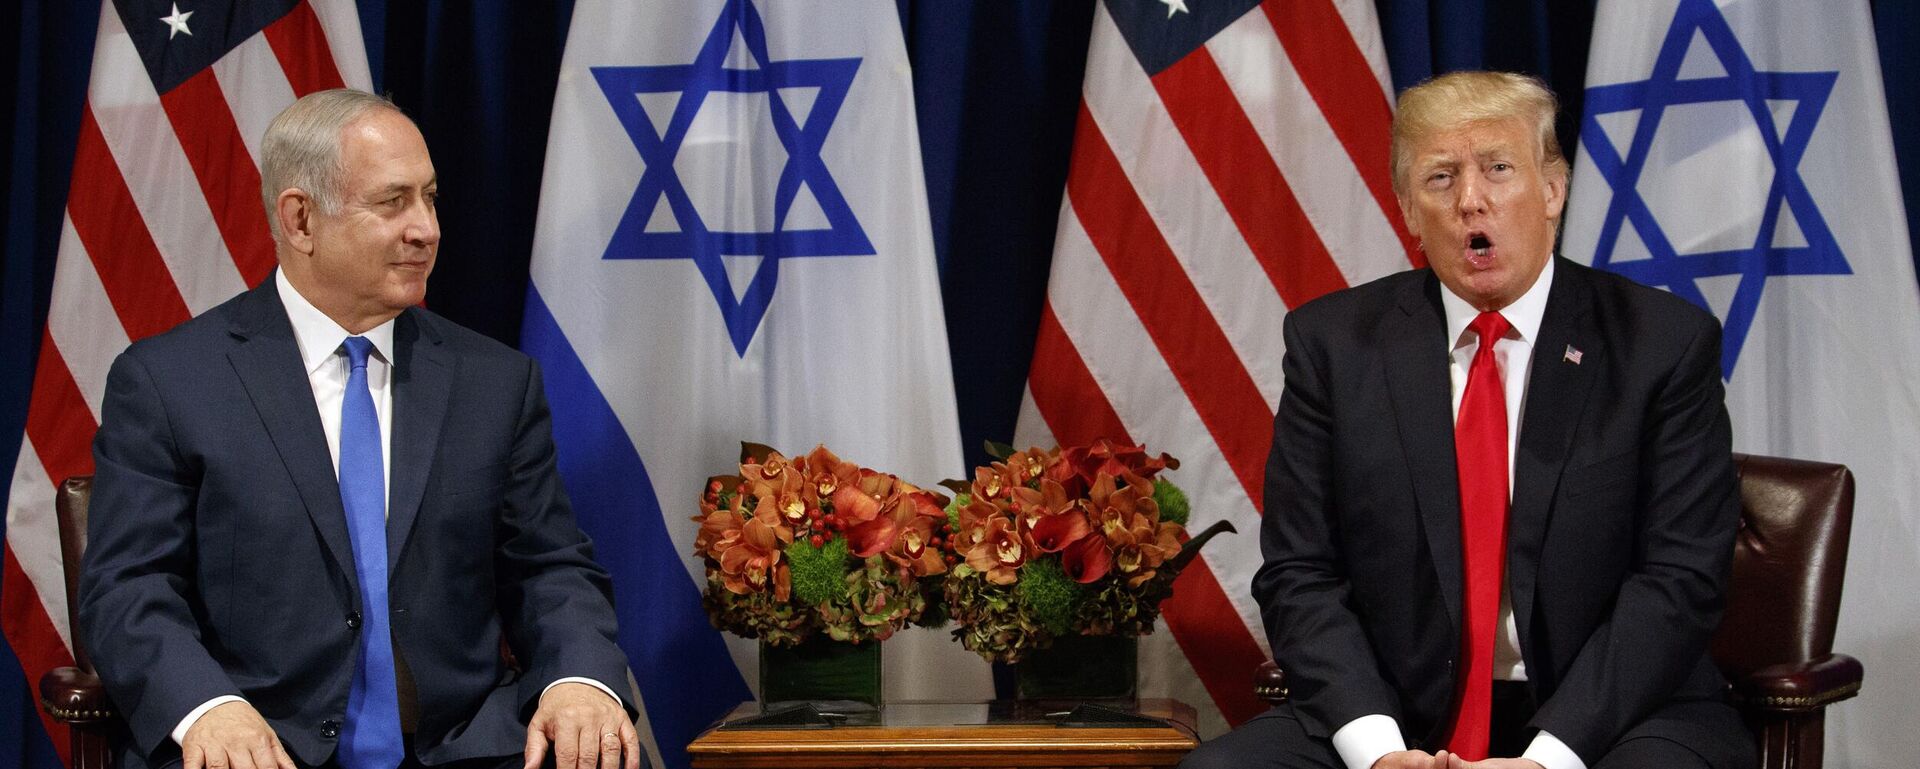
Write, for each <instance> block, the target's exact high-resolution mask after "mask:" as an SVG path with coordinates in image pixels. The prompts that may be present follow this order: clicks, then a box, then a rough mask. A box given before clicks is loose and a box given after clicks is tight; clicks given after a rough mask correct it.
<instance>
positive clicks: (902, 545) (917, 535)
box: [887, 490, 947, 577]
mask: <svg viewBox="0 0 1920 769" xmlns="http://www.w3.org/2000/svg"><path fill="white" fill-rule="evenodd" d="M946 518H947V514H946V512H945V511H943V510H941V509H940V506H939V505H938V504H936V503H935V501H934V497H933V495H932V494H929V493H927V492H924V491H919V490H915V491H913V492H910V493H907V494H903V495H901V503H900V504H898V505H895V506H894V514H893V516H892V519H893V522H894V529H895V535H894V538H893V545H892V547H891V548H889V549H888V550H887V560H889V561H891V562H893V564H894V566H896V567H898V568H901V569H904V570H906V571H908V572H909V573H911V574H913V576H915V577H927V576H932V575H935V574H944V573H946V571H947V562H946V560H945V559H943V558H941V557H940V550H939V549H938V548H937V547H934V545H933V542H934V537H935V533H934V532H935V526H936V525H938V523H939V522H941V521H944V520H946Z"/></svg>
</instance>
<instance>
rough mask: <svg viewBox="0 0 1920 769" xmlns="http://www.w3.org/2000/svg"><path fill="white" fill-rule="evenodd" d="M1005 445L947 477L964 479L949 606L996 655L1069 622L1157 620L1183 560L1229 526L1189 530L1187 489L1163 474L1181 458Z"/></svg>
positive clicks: (951, 522)
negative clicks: (967, 478)
mask: <svg viewBox="0 0 1920 769" xmlns="http://www.w3.org/2000/svg"><path fill="white" fill-rule="evenodd" d="M997 456H999V457H1001V458H1002V459H1001V461H997V462H993V463H991V464H990V465H989V466H987V467H980V468H976V469H975V471H974V477H973V480H972V482H971V483H964V482H957V483H956V484H955V485H954V486H951V487H950V488H954V489H955V490H959V489H965V491H964V492H962V493H960V494H959V495H958V496H956V497H955V498H954V500H953V502H952V503H951V504H950V505H948V508H947V517H948V526H949V529H950V531H951V532H952V533H951V535H950V536H949V537H948V538H947V540H946V549H947V551H948V553H949V554H950V555H951V556H952V559H953V560H954V561H955V565H954V567H953V571H952V573H951V574H950V575H948V576H947V578H946V580H945V598H946V602H947V611H948V612H949V613H950V614H951V616H952V618H953V620H954V622H955V623H956V624H957V625H958V627H957V628H955V630H954V635H955V636H957V637H958V638H959V639H960V642H961V644H962V645H964V646H966V648H968V649H970V650H972V651H974V652H977V653H979V654H980V655H981V656H982V657H985V658H987V659H988V660H992V661H999V662H1006V663H1014V662H1018V661H1020V659H1021V658H1022V657H1023V656H1025V655H1026V654H1028V653H1029V652H1032V651H1034V650H1037V649H1043V648H1047V647H1048V646H1050V645H1051V644H1052V643H1053V641H1054V639H1055V638H1058V637H1061V636H1065V635H1069V634H1074V635H1082V636H1100V635H1132V636H1138V635H1145V634H1147V633H1151V632H1153V626H1154V621H1155V620H1156V619H1157V618H1158V617H1159V615H1160V601H1161V600H1162V599H1165V598H1166V597H1167V596H1169V595H1172V593H1173V580H1174V578H1175V577H1177V576H1178V575H1179V571H1180V569H1181V568H1182V567H1184V566H1185V565H1186V563H1187V561H1188V560H1190V559H1191V558H1192V556H1193V555H1194V554H1195V553H1197V552H1198V550H1199V548H1200V546H1201V545H1203V544H1205V542H1206V540H1207V539H1210V538H1211V537H1212V536H1213V535H1214V534H1216V533H1218V531H1220V530H1228V531H1231V530H1232V527H1231V526H1228V525H1225V523H1224V522H1222V523H1221V524H1216V525H1215V527H1214V528H1213V529H1210V530H1209V531H1208V532H1207V533H1205V534H1203V535H1202V536H1201V537H1198V538H1194V539H1192V540H1189V539H1188V536H1187V531H1186V522H1187V519H1188V503H1187V497H1186V494H1185V493H1184V492H1182V491H1181V490H1180V488H1179V487H1177V486H1175V485H1173V484H1172V483H1170V482H1168V481H1167V480H1165V479H1162V478H1159V477H1158V476H1159V474H1160V473H1161V472H1162V471H1164V470H1172V469H1177V468H1178V467H1179V462H1178V461H1177V460H1175V459H1174V458H1173V457H1170V456H1168V455H1166V454H1160V455H1158V456H1154V455H1150V454H1148V453H1147V451H1146V449H1145V447H1143V446H1136V445H1128V444H1122V443H1116V442H1113V441H1108V440H1100V441H1095V442H1094V443H1092V444H1089V445H1086V446H1074V447H1070V448H1066V449H1060V448H1055V449H1052V450H1050V451H1043V450H1041V449H1038V448H1033V449H1028V450H1027V451H1020V452H1013V451H1010V450H1009V449H1007V448H1006V447H1000V450H999V452H998V453H997Z"/></svg>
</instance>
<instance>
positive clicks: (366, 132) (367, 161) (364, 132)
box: [340, 109, 435, 192]
mask: <svg viewBox="0 0 1920 769" xmlns="http://www.w3.org/2000/svg"><path fill="white" fill-rule="evenodd" d="M340 165H341V170H343V171H345V181H346V183H347V185H348V187H349V189H350V191H355V192H357V191H362V190H369V189H384V188H387V187H393V186H399V187H407V188H413V187H424V186H427V185H430V184H432V183H433V181H434V178H435V176H434V170H433V158H432V156H431V155H430V154H429V153H428V152H427V142H426V139H425V138H424V137H422V136H421V135H420V129H418V128H415V127H414V125H413V121H411V120H408V119H407V118H406V116H405V115H402V114H400V113H399V112H396V111H393V110H385V109H379V110H372V111H370V112H368V113H367V114H365V115H362V116H361V117H359V118H358V119H356V120H354V121H353V122H351V123H348V124H347V125H346V126H344V127H342V128H341V129H340Z"/></svg>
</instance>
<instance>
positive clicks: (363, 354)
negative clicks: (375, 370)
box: [341, 336, 373, 369]
mask: <svg viewBox="0 0 1920 769" xmlns="http://www.w3.org/2000/svg"><path fill="white" fill-rule="evenodd" d="M341 344H344V345H346V347H347V368H349V369H356V368H366V367H367V355H368V354H370V353H372V352H373V340H371V339H368V338H366V337H364V336H350V337H347V340H346V341H345V342H342V343H341Z"/></svg>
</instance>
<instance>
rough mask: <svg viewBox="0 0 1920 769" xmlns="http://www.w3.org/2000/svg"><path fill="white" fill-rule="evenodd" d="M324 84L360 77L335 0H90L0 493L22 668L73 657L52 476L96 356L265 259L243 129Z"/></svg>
mask: <svg viewBox="0 0 1920 769" xmlns="http://www.w3.org/2000/svg"><path fill="white" fill-rule="evenodd" d="M342 85H349V86H352V87H355V88H361V89H371V87H372V78H371V77H369V75H368V71H367V56H366V50H365V45H364V43H363V42H362V41H361V37H360V20H359V17H358V16H357V14H356V11H355V8H354V3H353V1H352V0H297V1H289V0H274V1H266V0H224V1H215V0H157V1H156V0H107V2H105V3H103V8H102V10H101V14H100V27H99V32H98V36H97V38H96V42H95V43H94V52H93V71H92V74H91V76H90V81H89V83H88V88H87V101H86V106H85V108H84V111H83V113H82V114H81V116H80V134H79V142H78V144H77V145H76V148H75V150H74V160H73V182H72V186H71V188H70V189H69V190H68V194H67V206H66V216H65V220H64V221H63V222H62V226H61V232H60V250H59V256H58V258H57V261H56V263H55V267H54V278H53V300H52V304H51V306H50V308H49V310H48V314H47V326H46V333H45V335H44V336H43V337H42V338H41V342H40V357H39V360H38V362H37V364H36V366H35V369H34V378H33V392H32V401H31V404H30V405H29V407H28V412H27V424H26V435H25V440H23V441H21V446H20V456H19V460H18V462H17V463H16V465H15V467H14V471H13V483H12V488H11V491H10V492H9V494H8V496H7V528H6V533H7V537H6V553H5V573H4V574H3V575H0V630H4V632H5V635H6V639H7V643H8V644H9V645H11V646H12V648H13V652H14V654H15V655H17V656H18V657H19V659H20V662H21V665H22V667H23V668H24V669H25V671H26V675H27V680H28V682H29V686H33V685H35V684H36V682H37V681H38V680H39V678H40V676H41V675H42V674H43V673H45V672H46V671H47V670H50V669H52V668H55V667H60V666H63V665H71V664H73V653H72V651H71V650H72V648H73V646H72V642H73V634H72V630H71V628H69V627H68V616H69V615H68V611H67V594H66V589H65V582H64V581H63V579H62V577H61V569H60V547H59V535H58V533H57V528H56V525H55V521H54V515H53V493H54V488H55V486H56V484H58V483H59V482H60V481H61V480H63V479H65V478H67V477H69V476H73V475H83V474H87V473H91V472H93V456H92V453H91V451H92V443H93V433H94V430H95V429H96V428H97V427H98V426H99V418H100V400H101V397H102V395H103V394H104V392H105V387H106V376H107V368H108V366H109V365H110V364H111V363H112V362H113V359H114V357H115V356H117V355H119V354H120V351H121V350H122V349H124V348H125V347H126V346H127V345H128V344H129V343H130V342H132V341H133V340H136V339H140V338H143V337H146V336H150V335H153V334H156V333H159V332H161V331H165V330H167V329H168V328H171V327H173V325H174V324H176V323H179V322H181V321H183V320H186V319H187V318H189V317H192V316H193V315H196V314H198V313H200V312H201V311H204V310H206V309H208V308H211V307H213V306H214V305H216V304H218V303H220V302H222V301H224V300H226V299H228V298H231V297H232V296H233V295H235V294H238V293H240V292H241V291H243V290H245V289H246V288H248V287H249V286H253V285H255V284H257V283H259V282H260V281H261V280H263V279H264V278H266V276H267V275H269V274H271V272H272V270H273V265H274V256H273V241H272V239H271V235H270V234H269V232H268V230H267V219H266V212H265V210H264V209H263V208H262V205H261V200H260V172H259V164H258V159H259V154H260V152H259V151H260V147H259V144H260V137H261V135H262V134H263V133H264V132H265V131H266V127H267V122H268V121H270V120H272V119H273V116H274V115H276V114H278V113H279V112H280V110H282V109H284V108H285V107H286V106H287V105H289V104H292V103H293V100H294V99H296V98H298V97H300V96H303V95H305V94H308V93H311V92H314V91H320V90H325V89H328V88H339V87H341V86H342ZM43 717H44V716H43ZM45 724H46V727H47V730H48V733H49V736H50V737H51V738H52V741H53V744H54V745H55V747H56V748H57V749H58V750H59V751H60V752H61V758H62V760H65V761H67V762H69V764H71V760H72V757H71V756H68V755H66V750H67V736H66V732H65V730H64V729H62V728H59V727H58V726H57V725H56V724H55V723H54V722H52V721H51V720H46V721H45Z"/></svg>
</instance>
